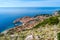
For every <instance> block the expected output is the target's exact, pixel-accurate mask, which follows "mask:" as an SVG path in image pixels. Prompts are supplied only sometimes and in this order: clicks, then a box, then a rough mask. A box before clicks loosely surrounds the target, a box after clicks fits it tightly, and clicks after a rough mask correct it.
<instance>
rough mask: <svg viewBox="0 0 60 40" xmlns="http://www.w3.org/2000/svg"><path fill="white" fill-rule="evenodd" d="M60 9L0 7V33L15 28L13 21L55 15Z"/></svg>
mask: <svg viewBox="0 0 60 40" xmlns="http://www.w3.org/2000/svg"><path fill="white" fill-rule="evenodd" d="M57 10H60V7H0V32H3V31H4V30H7V29H10V28H13V27H15V25H14V24H13V21H14V20H16V19H18V18H21V17H25V16H30V17H34V16H35V15H37V14H53V13H54V12H55V11H57Z"/></svg>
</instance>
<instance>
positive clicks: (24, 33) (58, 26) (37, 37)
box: [0, 12, 60, 40]
mask: <svg viewBox="0 0 60 40" xmlns="http://www.w3.org/2000/svg"><path fill="white" fill-rule="evenodd" d="M59 13H60V12H58V14H59ZM22 27H23V26H22ZM11 31H12V32H10V31H8V32H7V33H5V34H0V39H1V40H60V14H59V15H56V14H54V15H52V16H49V17H48V18H46V19H44V20H43V21H38V24H36V25H35V26H33V27H32V28H30V29H25V30H21V31H19V32H17V31H16V30H11Z"/></svg>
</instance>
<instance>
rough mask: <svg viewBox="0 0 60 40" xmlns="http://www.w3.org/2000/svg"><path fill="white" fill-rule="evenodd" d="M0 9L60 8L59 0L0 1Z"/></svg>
mask: <svg viewBox="0 0 60 40" xmlns="http://www.w3.org/2000/svg"><path fill="white" fill-rule="evenodd" d="M0 7H60V0H0Z"/></svg>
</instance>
